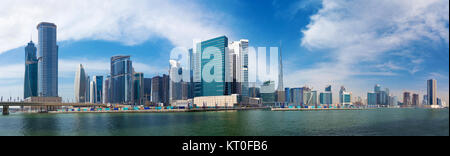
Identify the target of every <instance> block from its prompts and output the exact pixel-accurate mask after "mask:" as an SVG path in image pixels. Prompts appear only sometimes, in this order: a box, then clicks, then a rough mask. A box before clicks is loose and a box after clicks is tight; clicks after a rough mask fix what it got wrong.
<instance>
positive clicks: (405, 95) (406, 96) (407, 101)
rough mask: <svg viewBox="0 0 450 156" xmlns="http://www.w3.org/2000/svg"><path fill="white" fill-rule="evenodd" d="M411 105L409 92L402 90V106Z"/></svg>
mask: <svg viewBox="0 0 450 156" xmlns="http://www.w3.org/2000/svg"><path fill="white" fill-rule="evenodd" d="M411 105H412V102H411V92H403V107H410V106H411Z"/></svg>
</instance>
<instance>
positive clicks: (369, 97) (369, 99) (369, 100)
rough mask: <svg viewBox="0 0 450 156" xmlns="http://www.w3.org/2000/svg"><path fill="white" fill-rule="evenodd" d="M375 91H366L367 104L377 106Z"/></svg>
mask: <svg viewBox="0 0 450 156" xmlns="http://www.w3.org/2000/svg"><path fill="white" fill-rule="evenodd" d="M377 105H378V104H377V93H367V106H368V107H377Z"/></svg>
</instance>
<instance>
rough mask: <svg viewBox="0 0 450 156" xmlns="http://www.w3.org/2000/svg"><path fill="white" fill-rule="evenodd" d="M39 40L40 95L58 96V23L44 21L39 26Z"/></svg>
mask: <svg viewBox="0 0 450 156" xmlns="http://www.w3.org/2000/svg"><path fill="white" fill-rule="evenodd" d="M37 29H38V32H39V42H38V95H39V96H41V97H57V96H58V45H57V44H56V42H57V38H56V25H55V24H53V23H47V22H42V23H40V24H39V25H38V26H37Z"/></svg>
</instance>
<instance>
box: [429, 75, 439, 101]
mask: <svg viewBox="0 0 450 156" xmlns="http://www.w3.org/2000/svg"><path fill="white" fill-rule="evenodd" d="M427 96H428V97H427V98H428V102H427V104H428V105H437V82H436V80H434V79H431V80H428V81H427Z"/></svg>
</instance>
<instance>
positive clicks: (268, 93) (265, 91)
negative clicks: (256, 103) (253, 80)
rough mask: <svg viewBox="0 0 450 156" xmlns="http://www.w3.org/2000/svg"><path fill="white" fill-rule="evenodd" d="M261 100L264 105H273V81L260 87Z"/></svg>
mask: <svg viewBox="0 0 450 156" xmlns="http://www.w3.org/2000/svg"><path fill="white" fill-rule="evenodd" d="M261 98H262V103H263V104H264V105H274V104H275V102H276V99H275V81H266V82H264V83H263V85H262V86H261Z"/></svg>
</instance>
